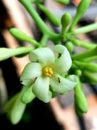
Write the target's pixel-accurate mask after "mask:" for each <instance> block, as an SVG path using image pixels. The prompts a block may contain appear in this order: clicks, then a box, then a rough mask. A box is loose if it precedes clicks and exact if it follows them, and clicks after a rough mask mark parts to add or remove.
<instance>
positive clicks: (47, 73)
mask: <svg viewBox="0 0 97 130" xmlns="http://www.w3.org/2000/svg"><path fill="white" fill-rule="evenodd" d="M43 74H44V75H45V76H48V77H51V76H52V75H53V70H52V68H51V67H48V66H47V67H44V68H43Z"/></svg>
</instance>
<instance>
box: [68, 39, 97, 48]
mask: <svg viewBox="0 0 97 130" xmlns="http://www.w3.org/2000/svg"><path fill="white" fill-rule="evenodd" d="M69 40H70V41H71V42H72V43H73V44H74V45H76V46H81V47H84V48H86V49H93V48H95V47H96V46H97V45H96V44H95V43H88V42H85V41H81V40H78V39H76V38H73V37H69Z"/></svg>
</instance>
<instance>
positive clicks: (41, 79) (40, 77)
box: [21, 45, 77, 102]
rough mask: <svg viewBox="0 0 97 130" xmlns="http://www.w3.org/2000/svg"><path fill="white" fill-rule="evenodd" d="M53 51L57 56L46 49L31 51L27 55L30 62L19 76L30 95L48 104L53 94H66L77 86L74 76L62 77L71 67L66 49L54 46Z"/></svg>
mask: <svg viewBox="0 0 97 130" xmlns="http://www.w3.org/2000/svg"><path fill="white" fill-rule="evenodd" d="M54 51H55V53H57V54H58V56H55V55H54V53H53V51H52V50H51V49H50V48H48V47H44V48H38V49H35V50H33V51H32V52H31V53H30V54H29V59H30V61H31V62H30V63H28V64H27V65H26V66H25V68H24V71H23V73H22V75H21V81H22V84H23V85H24V87H31V88H32V89H31V90H32V93H33V94H34V95H35V96H36V97H37V98H39V99H40V100H42V101H43V102H49V101H50V99H51V98H52V97H53V95H54V94H64V93H67V92H68V91H70V90H72V89H73V88H74V87H75V85H76V84H77V77H76V76H75V75H69V76H68V77H66V78H64V77H65V76H64V77H62V75H63V74H64V75H65V74H67V72H68V70H69V69H70V67H71V65H72V60H71V57H70V54H69V52H68V50H67V48H66V47H64V46H62V45H56V46H55V48H54Z"/></svg>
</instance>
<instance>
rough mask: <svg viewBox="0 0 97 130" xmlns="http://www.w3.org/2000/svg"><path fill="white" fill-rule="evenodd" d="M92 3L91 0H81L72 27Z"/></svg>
mask: <svg viewBox="0 0 97 130" xmlns="http://www.w3.org/2000/svg"><path fill="white" fill-rule="evenodd" d="M90 3H91V0H81V2H80V4H79V5H78V7H77V11H76V14H75V16H74V19H73V21H72V24H71V27H70V29H72V28H73V27H74V26H75V25H76V24H77V23H78V21H79V20H80V18H81V17H82V16H83V15H84V13H85V12H86V10H87V9H88V7H89V5H90Z"/></svg>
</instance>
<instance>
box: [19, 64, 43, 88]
mask: <svg viewBox="0 0 97 130" xmlns="http://www.w3.org/2000/svg"><path fill="white" fill-rule="evenodd" d="M41 73H42V67H41V65H40V64H39V63H28V64H27V65H26V66H25V68H24V70H23V72H22V75H21V78H20V80H21V81H22V84H23V85H26V86H27V85H29V84H30V83H32V82H34V81H35V79H36V78H37V77H38V76H40V75H41Z"/></svg>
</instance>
